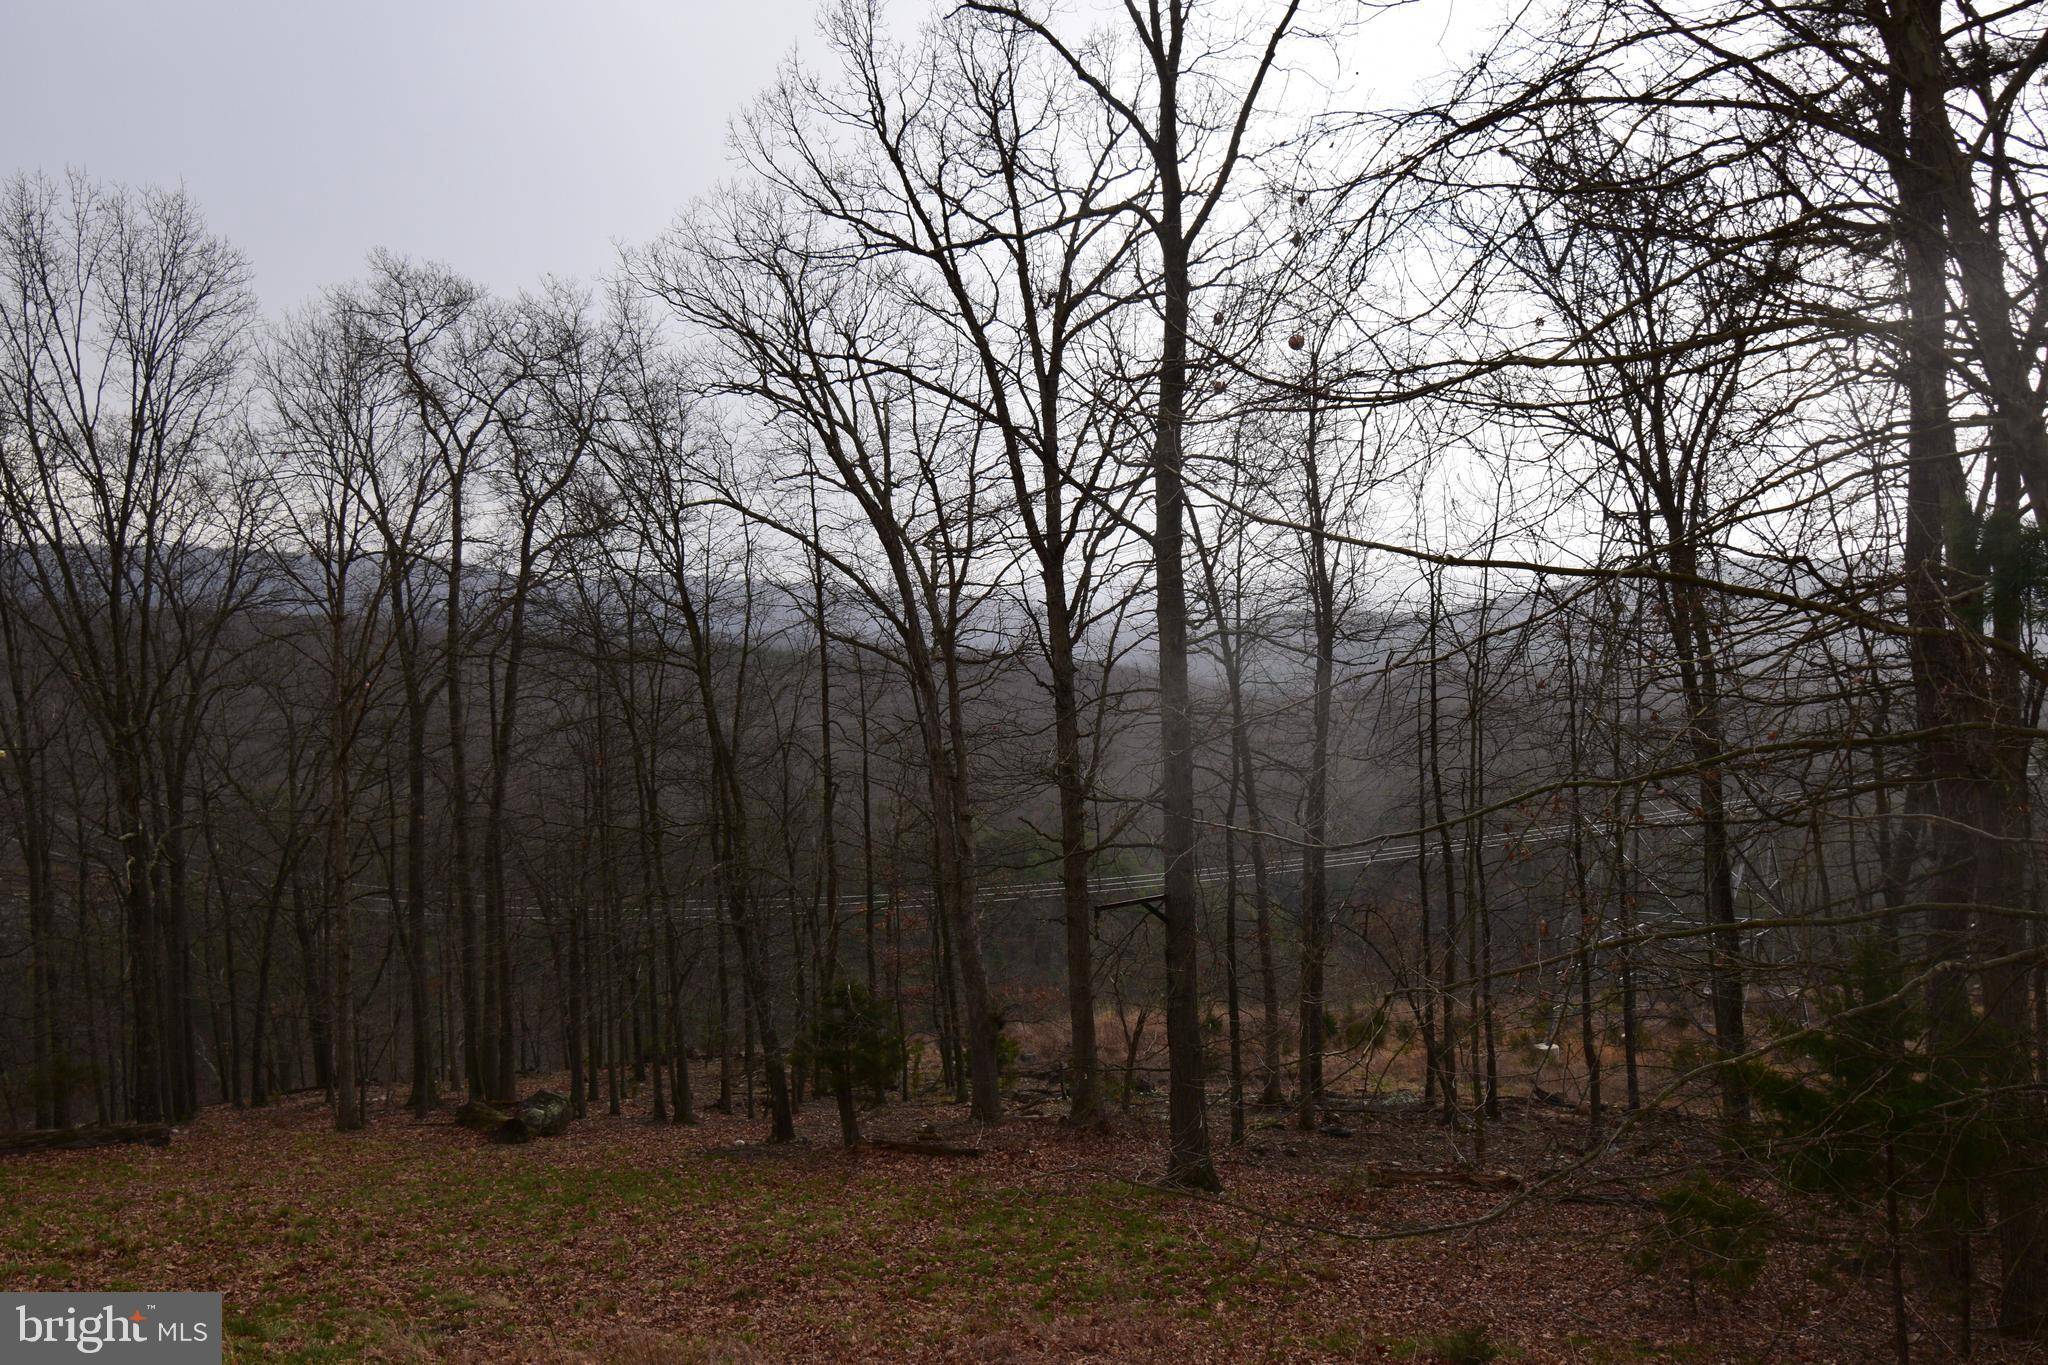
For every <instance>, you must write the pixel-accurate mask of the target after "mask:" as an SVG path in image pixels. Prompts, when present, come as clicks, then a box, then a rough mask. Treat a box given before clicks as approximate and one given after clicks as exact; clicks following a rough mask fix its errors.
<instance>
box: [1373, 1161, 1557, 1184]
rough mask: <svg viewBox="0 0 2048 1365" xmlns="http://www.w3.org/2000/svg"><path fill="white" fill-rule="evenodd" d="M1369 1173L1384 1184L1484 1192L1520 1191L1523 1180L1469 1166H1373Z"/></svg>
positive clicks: (1515, 1176) (1505, 1173)
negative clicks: (1436, 1186)
mask: <svg viewBox="0 0 2048 1365" xmlns="http://www.w3.org/2000/svg"><path fill="white" fill-rule="evenodd" d="M1365 1169H1366V1173H1367V1174H1368V1175H1369V1176H1371V1177H1372V1179H1373V1181H1374V1182H1375V1183H1376V1184H1380V1185H1469V1186H1471V1187H1473V1188H1474V1189H1481V1190H1519V1189H1520V1188H1522V1177H1520V1176H1518V1175H1516V1174H1515V1173H1514V1172H1512V1171H1481V1170H1475V1169H1473V1168H1471V1167H1468V1166H1447V1167H1439V1168H1435V1169H1417V1168H1415V1167H1411V1166H1383V1165H1379V1164H1377V1163H1375V1164H1373V1165H1369V1166H1367V1167H1366V1168H1365Z"/></svg>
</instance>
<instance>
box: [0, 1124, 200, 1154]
mask: <svg viewBox="0 0 2048 1365" xmlns="http://www.w3.org/2000/svg"><path fill="white" fill-rule="evenodd" d="M127 1142H143V1143H148V1144H149V1145H150V1146H152V1147H168V1146H170V1145H171V1125H170V1124H168V1123H95V1124H88V1125H85V1126H84V1127H79V1128H40V1129H36V1130H34V1131H31V1132H26V1133H5V1134H0V1156H26V1155H28V1154H29V1153H31V1152H73V1151H78V1150H81V1149H83V1148H87V1147H113V1146H118V1145H119V1144H121V1143H127Z"/></svg>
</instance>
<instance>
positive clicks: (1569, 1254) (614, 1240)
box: [0, 1096, 1999, 1362]
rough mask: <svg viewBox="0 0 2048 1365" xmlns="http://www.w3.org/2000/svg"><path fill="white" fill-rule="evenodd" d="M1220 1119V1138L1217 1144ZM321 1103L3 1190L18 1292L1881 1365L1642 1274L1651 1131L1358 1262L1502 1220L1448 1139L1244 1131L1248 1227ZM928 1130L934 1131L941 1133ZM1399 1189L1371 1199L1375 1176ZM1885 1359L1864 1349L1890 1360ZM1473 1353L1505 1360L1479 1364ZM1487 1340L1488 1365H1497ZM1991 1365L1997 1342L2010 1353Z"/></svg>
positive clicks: (1829, 1263)
mask: <svg viewBox="0 0 2048 1365" xmlns="http://www.w3.org/2000/svg"><path fill="white" fill-rule="evenodd" d="M1219 1117H1220V1116H1219ZM330 1122H331V1119H330V1115H329V1112H328V1110H327V1108H326V1107H325V1106H324V1105H323V1104H322V1103H321V1102H320V1101H319V1098H318V1097H317V1096H312V1097H306V1098H302V1099H298V1100H294V1101H290V1102H287V1103H285V1104H283V1105H280V1106H278V1107H275V1108H271V1109H267V1110H261V1111H242V1112H237V1111H234V1110H232V1109H227V1108H213V1109H209V1110H207V1111H206V1112H205V1114H204V1115H203V1117H202V1119H201V1120H200V1122H199V1123H197V1124H196V1125H194V1126H193V1127H191V1128H190V1129H188V1130H185V1131H182V1132H180V1133H179V1135H178V1137H177V1140H176V1141H175V1142H174V1143H173V1144H172V1145H171V1146H170V1147H169V1148H167V1149H152V1148H140V1147H126V1148H103V1149H99V1150H94V1151H83V1152H65V1153H56V1154H44V1155H39V1156H35V1157H27V1158H21V1159H16V1160H11V1161H7V1162H4V1163H0V1283H4V1284H5V1285H6V1286H7V1287H8V1288H10V1289H22V1290H29V1289H60V1288H85V1287H92V1288H105V1289H128V1288H134V1289H218V1290H220V1291H222V1292H223V1293H224V1294H225V1296H226V1300H225V1301H226V1314H227V1348H228V1349H227V1354H228V1358H229V1359H231V1360H248V1359H296V1360H341V1359H358V1358H368V1359H381V1360H413V1359H425V1358H434V1359H446V1358H452V1359H492V1360H498V1359H535V1360H555V1359H568V1360H591V1361H607V1362H613V1361H627V1362H630V1361H668V1360H684V1361H688V1360H707V1361H709V1360H735V1359H737V1360H752V1359H762V1360H769V1359H772V1360H827V1359H829V1360H839V1361H845V1360H855V1359H870V1358H875V1357H877V1356H887V1357H889V1358H913V1359H919V1358H922V1359H934V1360H939V1359H970V1360H987V1359H1002V1360H1012V1359H1031V1358H1039V1357H1048V1356H1060V1357H1070V1356H1093V1357H1095V1358H1100V1359H1112V1360H1133V1359H1157V1360H1176V1361H1184V1360H1198V1359H1216V1360H1245V1359H1333V1360H1334V1359H1360V1358H1387V1359H1402V1358H1406V1359H1414V1360H1429V1359H1432V1358H1484V1352H1485V1350H1486V1347H1487V1345H1488V1344H1490V1346H1491V1347H1493V1348H1495V1349H1497V1350H1498V1351H1499V1352H1500V1354H1501V1356H1502V1357H1503V1358H1507V1359H1516V1360H1529V1361H1551V1360H1555V1361H1565V1360H1569V1361H1601V1360H1607V1361H1616V1360H1635V1359H1645V1358H1673V1359H1685V1360H1742V1359H1755V1360H1774V1361H1775V1360H1841V1361H1849V1360H1861V1359H1867V1358H1871V1357H1873V1356H1876V1355H1879V1354H1882V1353H1883V1352H1884V1350H1885V1348H1886V1339H1885V1338H1884V1336H1883V1335H1882V1333H1883V1332H1884V1324H1885V1322H1886V1315H1885V1311H1884V1308H1883V1304H1882V1302H1880V1301H1877V1300H1875V1299H1874V1298H1873V1295H1875V1294H1877V1293H1879V1292H1880V1279H1881V1276H1880V1275H1879V1274H1878V1273H1877V1272H1878V1269H1879V1268H1878V1267H1873V1266H1863V1265H1859V1264H1857V1263H1854V1262H1845V1261H1842V1260H1840V1259H1839V1258H1836V1259H1830V1258H1828V1257H1827V1256H1826V1255H1825V1254H1824V1253H1822V1252H1819V1251H1815V1250H1811V1249H1808V1248H1806V1247H1803V1246H1802V1244H1801V1242H1800V1240H1799V1239H1796V1238H1792V1237H1784V1238H1780V1239H1777V1241H1776V1244H1775V1245H1774V1246H1773V1247H1772V1250H1771V1257H1772V1261H1771V1265H1770V1270H1769V1273H1767V1274H1766V1275H1765V1276H1764V1277H1763V1278H1762V1280H1761V1282H1760V1283H1759V1284H1758V1285H1757V1287H1756V1288H1755V1289H1754V1290H1752V1291H1750V1292H1749V1293H1748V1294H1747V1295H1745V1296H1744V1297H1743V1298H1742V1299H1741V1300H1740V1301H1739V1302H1735V1301H1729V1300H1727V1299H1724V1298H1722V1297H1720V1296H1717V1295H1715V1294H1713V1293H1709V1292H1706V1291H1702V1293H1701V1294H1700V1296H1699V1302H1698V1308H1697V1313H1696V1314H1695V1310H1694V1308H1693V1306H1692V1304H1691V1302H1690V1296H1689V1295H1688V1292H1687V1289H1686V1287H1685V1285H1684V1284H1683V1283H1682V1282H1680V1281H1676V1280H1673V1279H1670V1278H1668V1277H1663V1276H1648V1275H1645V1274H1643V1273H1641V1272H1639V1271H1637V1270H1635V1269H1633V1268H1632V1267H1631V1265H1630V1251H1631V1248H1632V1247H1633V1246H1634V1244H1635V1241H1636V1238H1637V1236H1638V1235H1639V1232H1640V1229H1641V1228H1642V1226H1643V1225H1644V1223H1645V1220H1646V1217H1647V1215H1646V1213H1645V1211H1644V1208H1643V1206H1642V1204H1641V1202H1640V1200H1639V1199H1638V1198H1637V1195H1638V1193H1639V1192H1640V1191H1641V1190H1644V1189H1647V1188H1651V1187H1653V1186H1655V1185H1657V1184H1659V1183H1662V1182H1667V1181H1668V1180H1669V1179H1671V1178H1672V1177H1673V1176H1674V1175H1676V1174H1679V1173H1682V1172H1683V1171H1684V1170H1686V1169H1687V1168H1689V1167H1690V1166H1692V1165H1694V1164H1696V1163H1699V1162H1702V1161H1711V1160H1712V1159H1713V1153H1714V1143H1713V1140H1712V1134H1711V1129H1709V1128H1707V1127H1703V1126H1694V1124H1693V1123H1692V1121H1691V1120H1686V1119H1682V1118H1675V1117H1670V1116H1656V1117H1652V1118H1650V1119H1648V1120H1646V1125H1645V1126H1644V1127H1641V1128H1638V1129H1636V1130H1635V1131H1633V1132H1632V1133H1630V1134H1628V1135H1625V1137H1624V1139H1623V1140H1622V1142H1621V1143H1620V1144H1618V1146H1617V1148H1616V1150H1615V1151H1614V1152H1613V1153H1611V1154H1610V1155H1609V1156H1607V1157H1606V1158H1603V1160H1602V1162H1601V1163H1600V1165H1599V1166H1598V1167H1596V1168H1595V1169H1594V1170H1592V1171H1589V1172H1582V1173H1581V1174H1580V1175H1579V1176H1578V1177H1577V1178H1576V1179H1574V1180H1573V1181H1572V1182H1570V1189H1571V1190H1572V1191H1573V1192H1572V1193H1571V1194H1569V1195H1568V1196H1563V1197H1558V1196H1552V1195H1549V1194H1546V1193H1542V1192H1538V1193H1534V1194H1531V1195H1530V1196H1529V1197H1527V1198H1526V1199H1525V1200H1522V1201H1520V1202H1517V1203H1515V1204H1514V1206H1513V1207H1511V1208H1509V1209H1508V1211H1507V1212H1505V1213H1503V1214H1501V1215H1500V1216H1499V1217H1498V1218H1496V1219H1494V1220H1493V1221H1491V1222H1489V1223H1487V1224H1486V1225H1485V1226H1483V1227H1480V1228H1478V1229H1476V1230H1468V1231H1463V1232H1451V1233H1440V1234H1436V1235H1429V1236H1421V1237H1414V1238H1403V1239H1398V1240H1391V1241H1369V1240H1368V1241H1361V1240H1351V1239H1349V1238H1346V1237H1342V1236H1338V1235H1335V1234H1336V1233H1337V1232H1348V1233H1353V1234H1358V1233H1367V1232H1370V1231H1372V1230H1374V1229H1383V1228H1390V1227H1397V1226H1404V1225H1418V1224H1442V1223H1450V1222H1455V1221H1457V1220H1460V1219H1467V1218H1472V1217H1475V1216H1478V1215H1482V1214H1486V1213H1488V1212H1490V1211H1493V1210H1496V1209H1499V1208H1500V1207H1501V1204H1502V1202H1503V1200H1504V1199H1510V1200H1511V1199H1513V1198H1514V1196H1513V1194H1512V1192H1507V1193H1504V1192H1503V1191H1502V1190H1500V1189H1492V1188H1480V1187H1476V1186H1473V1185H1467V1184H1462V1183H1451V1182H1450V1181H1448V1180H1446V1181H1445V1182H1444V1183H1435V1182H1434V1181H1433V1180H1421V1181H1418V1180H1415V1179H1411V1178H1407V1177H1410V1176H1412V1175H1414V1173H1417V1172H1423V1171H1434V1172H1439V1173H1443V1172H1445V1171H1446V1167H1445V1165H1444V1163H1445V1161H1446V1159H1447V1155H1448V1153H1447V1148H1446V1144H1445V1142H1444V1139H1443V1133H1442V1130H1441V1129H1440V1128H1438V1127H1437V1126H1436V1125H1435V1124H1434V1122H1433V1121H1432V1120H1430V1119H1429V1118H1427V1117H1426V1116H1422V1115H1419V1114H1416V1113H1415V1112H1413V1111H1412V1110H1410V1111H1406V1112H1389V1113H1383V1114H1361V1115H1356V1116H1350V1115H1347V1116H1346V1122H1347V1123H1349V1124H1350V1125H1351V1131H1350V1136H1348V1137H1333V1136H1329V1135H1324V1134H1315V1135H1305V1134H1300V1133H1297V1132H1294V1131H1292V1130H1291V1129H1288V1128H1284V1127H1278V1126H1273V1127H1254V1129H1253V1131H1252V1134H1251V1141H1250V1142H1249V1143H1247V1145H1246V1146H1245V1147H1244V1148H1241V1149H1230V1148H1228V1147H1224V1148H1223V1149H1222V1160H1221V1167H1222V1173H1223V1177H1224V1180H1225V1182H1226V1186H1227V1188H1228V1191H1229V1194H1228V1196H1227V1200H1228V1202H1227V1203H1215V1202H1205V1201H1201V1200H1197V1199H1194V1198H1191V1197H1188V1196H1184V1195H1177V1194H1169V1193H1165V1192H1162V1191H1159V1190H1156V1189H1154V1188H1151V1187H1149V1186H1148V1185H1147V1184H1146V1183H1145V1181H1146V1179H1147V1178H1148V1177H1150V1176H1152V1175H1154V1174H1156V1170H1157V1165H1158V1162H1159V1160H1160V1153H1161V1151H1162V1149H1163V1137H1164V1134H1163V1132H1159V1131H1154V1130H1153V1129H1152V1128H1151V1127H1150V1126H1149V1125H1147V1124H1144V1123H1139V1124H1136V1125H1134V1126H1133V1127H1131V1128H1130V1129H1128V1130H1126V1132H1125V1133H1123V1134H1122V1135H1118V1136H1111V1137H1091V1138H1087V1139H1081V1138H1077V1137H1075V1136H1074V1135H1073V1134H1071V1133H1069V1132H1067V1131H1066V1130H1063V1129H1062V1128H1061V1127H1060V1126H1059V1125H1058V1124H1057V1123H1055V1122H1053V1121H1051V1120H1049V1119H1033V1118H1019V1119H1017V1120H1015V1121H1012V1122H1010V1123H1007V1124H1005V1125H1004V1126H1003V1127H1001V1128H1000V1129H997V1130H995V1131H993V1132H990V1133H980V1132H977V1131H975V1130H971V1129H970V1128H969V1127H968V1126H967V1124H966V1117H965V1109H964V1107H950V1106H946V1107H939V1106H918V1105H904V1106H892V1107H890V1108H888V1109H886V1110H882V1111H878V1112H877V1113H876V1114H875V1115H873V1116H871V1118H870V1119H869V1124H870V1126H871V1127H872V1128H873V1129H874V1130H875V1135H881V1136H896V1137H911V1136H913V1135H914V1134H916V1133H918V1132H924V1131H930V1130H933V1129H935V1130H936V1132H937V1133H938V1134H940V1135H941V1136H942V1137H944V1138H945V1139H946V1140H948V1141H950V1142H955V1143H965V1142H974V1143H978V1144H980V1146H981V1147H982V1148H983V1155H982V1156H980V1157H979V1158H969V1159H957V1158H956V1159H947V1158H935V1157H931V1156H923V1155H914V1154H909V1153H902V1152H888V1151H873V1150H867V1151H860V1152H856V1153H851V1154H849V1153H847V1152H845V1151H842V1150H840V1149H839V1148H838V1147H837V1146H836V1143H835V1134H836V1129H835V1127H834V1123H835V1120H834V1115H833V1112H832V1107H831V1105H830V1104H829V1103H824V1104H813V1105H811V1106H809V1107H807V1108H806V1110H805V1111H804V1113H803V1117H802V1124H801V1139H802V1140H801V1141H800V1142H799V1144H798V1145H796V1146H794V1147H787V1148H768V1147H764V1146H762V1145H760V1143H759V1137H760V1135H761V1133H762V1131H763V1125H762V1124H761V1123H760V1122H756V1121H750V1120H747V1119H744V1118H736V1117H726V1116H723V1115H719V1114H716V1113H710V1114H706V1115H705V1116H704V1121H703V1122H702V1123H701V1124H699V1125H698V1126H696V1127H678V1126H671V1125H657V1124H654V1123H651V1122H649V1121H648V1120H646V1119H645V1118H644V1117H640V1116H638V1115H631V1114H629V1115H627V1116H623V1117H617V1118H613V1117H609V1116H606V1115H604V1114H602V1113H597V1114H594V1115H593V1116H592V1117H591V1118H590V1119H589V1120H587V1121H583V1122H579V1123H576V1124H574V1125H572V1126H571V1128H570V1130H569V1133H568V1135H567V1136H565V1137H561V1138H556V1139H549V1140H541V1141H536V1142H532V1143H530V1144H527V1145H525V1146H499V1145H493V1144H491V1143H488V1142H486V1141H484V1140H483V1139H481V1138H479V1137H478V1136H477V1135H475V1134H473V1133H470V1132H468V1131H466V1130H464V1129H461V1128H458V1127H457V1126H456V1125H455V1124H454V1122H453V1120H452V1118H451V1117H450V1116H448V1114H447V1113H446V1112H445V1111H444V1113H443V1114H442V1115H440V1116H438V1117H437V1118H436V1119H435V1120H434V1121H432V1122H430V1123H427V1124H424V1125H422V1124H417V1123H415V1122H414V1121H413V1120H412V1119H411V1118H409V1117H408V1116H406V1115H405V1114H404V1113H402V1112H394V1111H381V1110H380V1111H378V1112H376V1113H375V1114H374V1115H373V1118H372V1123H371V1127H370V1128H369V1130H368V1131H367V1132H365V1133H361V1134H355V1135H341V1134H336V1133H334V1132H333V1131H332V1130H331V1128H330V1126H329V1125H330ZM928 1126H929V1127H928ZM1582 1133H1583V1120H1582V1119H1578V1118H1575V1117H1574V1116H1572V1115H1570V1114H1566V1113H1561V1112H1555V1111H1546V1110H1544V1109H1542V1108H1538V1107H1533V1106H1530V1107H1523V1106H1517V1107H1516V1108H1515V1109H1514V1110H1512V1111H1511V1112H1510V1114H1509V1117H1508V1118H1507V1119H1506V1120H1505V1121H1504V1122H1502V1123H1500V1124H1497V1125H1496V1126H1495V1127H1494V1128H1493V1130H1492V1137H1491V1144H1492V1151H1493V1153H1494V1160H1493V1161H1491V1162H1490V1163H1489V1167H1488V1170H1489V1171H1490V1172H1508V1173H1515V1174H1518V1175H1519V1176H1521V1177H1522V1178H1523V1179H1525V1180H1530V1179H1535V1178H1537V1177H1539V1176H1540V1174H1541V1172H1542V1171H1544V1170H1546V1169H1554V1168H1555V1167H1557V1166H1560V1165H1563V1164H1566V1163H1568V1162H1570V1161H1571V1160H1572V1159H1574V1158H1575V1156H1576V1154H1577V1150H1578V1144H1579V1141H1580V1139H1581V1136H1582ZM1375 1168H1377V1173H1375ZM1874 1332H1875V1333H1876V1334H1877V1335H1873V1333H1874ZM1482 1333H1483V1339H1482ZM1475 1342H1478V1343H1479V1345H1478V1346H1477V1350H1478V1352H1479V1354H1478V1355H1477V1356H1475V1355H1473V1351H1474V1349H1475ZM1998 1349H1999V1347H1998V1344H1997V1343H1995V1342H1994V1343H1992V1350H1993V1351H1994V1352H1995V1351H1997V1350H1998Z"/></svg>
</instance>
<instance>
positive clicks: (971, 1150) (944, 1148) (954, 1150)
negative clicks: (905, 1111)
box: [865, 1138, 981, 1156]
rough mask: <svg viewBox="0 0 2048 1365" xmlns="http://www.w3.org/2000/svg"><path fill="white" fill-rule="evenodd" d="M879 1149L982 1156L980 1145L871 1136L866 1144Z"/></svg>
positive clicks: (923, 1154)
mask: <svg viewBox="0 0 2048 1365" xmlns="http://www.w3.org/2000/svg"><path fill="white" fill-rule="evenodd" d="M865 1145H866V1146H869V1147H873V1148H875V1149H877V1150H878V1151H884V1152H903V1153H905V1154H907V1155H910V1156H980V1155H981V1148H979V1147H955V1146H954V1145H953V1144H951V1143H949V1142H910V1141H906V1140H903V1139H899V1138H869V1139H867V1142H866V1144H865Z"/></svg>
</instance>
